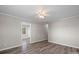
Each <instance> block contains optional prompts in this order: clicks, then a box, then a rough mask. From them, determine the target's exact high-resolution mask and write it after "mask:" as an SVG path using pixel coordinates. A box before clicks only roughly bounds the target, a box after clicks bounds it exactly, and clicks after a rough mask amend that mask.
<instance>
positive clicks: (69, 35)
mask: <svg viewBox="0 0 79 59" xmlns="http://www.w3.org/2000/svg"><path fill="white" fill-rule="evenodd" d="M48 27H49V30H48V31H49V33H48V36H49V39H48V41H49V42H54V43H57V44H62V45H67V46H71V47H76V48H79V16H74V17H70V18H65V19H62V20H59V21H57V22H53V23H51V24H49V26H48Z"/></svg>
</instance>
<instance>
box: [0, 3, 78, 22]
mask: <svg viewBox="0 0 79 59" xmlns="http://www.w3.org/2000/svg"><path fill="white" fill-rule="evenodd" d="M42 6H43V7H44V8H45V9H47V10H48V14H49V16H48V17H46V18H45V19H39V18H38V17H37V15H36V14H35V11H36V9H37V8H38V7H39V5H0V13H4V14H9V15H13V16H17V17H21V18H25V20H26V21H31V22H46V23H47V22H53V21H55V20H59V19H62V18H66V17H71V16H76V15H79V6H78V5H42Z"/></svg>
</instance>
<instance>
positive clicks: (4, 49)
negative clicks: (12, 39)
mask: <svg viewBox="0 0 79 59" xmlns="http://www.w3.org/2000/svg"><path fill="white" fill-rule="evenodd" d="M19 46H21V45H16V46H12V47H8V48H3V49H0V51H3V50H8V49H12V48H16V47H19Z"/></svg>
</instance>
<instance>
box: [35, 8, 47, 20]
mask: <svg viewBox="0 0 79 59" xmlns="http://www.w3.org/2000/svg"><path fill="white" fill-rule="evenodd" d="M36 14H37V15H38V17H39V18H42V19H44V18H45V17H46V16H48V11H47V10H46V9H44V8H43V7H40V8H38V9H37V11H36Z"/></svg>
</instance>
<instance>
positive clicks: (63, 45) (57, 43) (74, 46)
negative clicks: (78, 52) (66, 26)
mask: <svg viewBox="0 0 79 59" xmlns="http://www.w3.org/2000/svg"><path fill="white" fill-rule="evenodd" d="M48 42H50V43H55V44H59V45H63V46H67V47H72V48H77V49H79V47H77V46H71V45H68V44H62V43H57V42H53V41H48Z"/></svg>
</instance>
